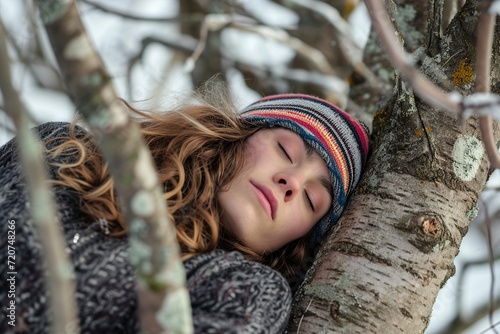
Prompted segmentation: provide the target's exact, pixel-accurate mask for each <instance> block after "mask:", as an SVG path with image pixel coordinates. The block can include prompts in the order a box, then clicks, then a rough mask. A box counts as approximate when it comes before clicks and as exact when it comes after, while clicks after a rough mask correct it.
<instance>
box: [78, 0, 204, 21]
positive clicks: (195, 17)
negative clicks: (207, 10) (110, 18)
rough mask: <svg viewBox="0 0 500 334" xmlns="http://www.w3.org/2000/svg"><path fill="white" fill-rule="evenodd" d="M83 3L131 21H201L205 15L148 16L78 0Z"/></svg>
mask: <svg viewBox="0 0 500 334" xmlns="http://www.w3.org/2000/svg"><path fill="white" fill-rule="evenodd" d="M78 1H79V2H82V3H84V4H87V5H89V6H92V7H93V8H95V9H98V10H100V11H102V12H105V13H109V14H113V15H117V16H121V17H123V18H124V19H127V20H133V21H147V22H158V23H168V22H201V21H203V19H204V17H205V15H204V14H196V13H193V14H189V15H184V16H176V17H149V16H139V15H134V14H130V13H127V12H123V11H120V10H118V9H111V8H108V7H106V6H103V5H101V4H98V3H95V2H94V1H89V0H78Z"/></svg>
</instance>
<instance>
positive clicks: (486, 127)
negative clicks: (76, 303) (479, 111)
mask: <svg viewBox="0 0 500 334" xmlns="http://www.w3.org/2000/svg"><path fill="white" fill-rule="evenodd" d="M488 8H489V5H485V6H484V8H483V11H482V13H481V16H480V18H479V24H478V26H477V31H478V34H477V36H478V39H477V52H476V91H477V92H478V93H490V71H491V49H492V45H493V31H494V27H495V19H496V15H495V14H494V13H489V12H488ZM479 124H480V128H481V134H482V136H483V142H484V146H485V149H486V152H487V154H488V157H489V159H490V163H491V168H500V155H499V154H498V148H497V145H496V140H495V139H494V136H493V123H492V119H491V116H480V117H479Z"/></svg>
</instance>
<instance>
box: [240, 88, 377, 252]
mask: <svg viewBox="0 0 500 334" xmlns="http://www.w3.org/2000/svg"><path fill="white" fill-rule="evenodd" d="M241 117H242V119H244V120H246V121H247V122H249V123H251V124H256V125H264V126H268V127H273V126H280V127H283V128H286V129H289V130H292V131H294V132H295V133H297V134H298V135H299V136H301V137H302V138H303V139H304V140H305V141H306V142H307V143H308V144H309V145H311V146H312V147H313V148H314V149H315V150H316V151H317V152H318V153H319V155H320V156H321V157H322V158H323V160H325V162H326V165H327V167H328V169H329V171H330V177H331V182H332V187H333V203H332V208H331V210H330V212H328V213H327V214H326V215H325V216H324V217H323V218H322V219H321V220H320V221H319V223H318V224H317V225H316V228H315V230H314V235H313V239H312V242H313V245H312V246H314V247H316V246H318V245H319V243H320V242H321V240H322V238H323V236H324V235H325V233H326V232H327V231H328V230H329V228H330V227H331V226H333V225H335V224H336V222H337V220H338V219H339V217H340V215H341V214H342V211H343V210H344V207H345V206H346V204H347V198H348V197H349V195H350V194H351V192H352V191H353V190H354V188H355V187H356V185H357V183H358V181H359V179H360V177H361V172H362V171H363V168H364V166H365V163H366V159H367V155H368V130H367V128H366V126H365V125H364V124H362V123H361V122H359V121H358V120H356V119H355V118H354V117H352V116H350V115H349V114H347V113H346V112H344V111H342V110H341V109H339V108H338V107H336V106H334V105H333V104H331V103H329V102H327V101H325V100H322V99H319V98H317V97H313V96H309V95H302V94H283V95H272V96H268V97H265V98H263V99H260V100H258V101H256V102H254V103H253V104H251V105H249V106H248V107H246V108H245V109H243V110H242V112H241Z"/></svg>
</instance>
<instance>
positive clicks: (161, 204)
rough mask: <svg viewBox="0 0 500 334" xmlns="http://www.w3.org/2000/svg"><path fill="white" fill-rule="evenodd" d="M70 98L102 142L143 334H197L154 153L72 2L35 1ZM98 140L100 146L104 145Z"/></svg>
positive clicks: (68, 0)
mask: <svg viewBox="0 0 500 334" xmlns="http://www.w3.org/2000/svg"><path fill="white" fill-rule="evenodd" d="M37 4H38V7H39V10H40V12H41V17H42V20H43V22H44V25H45V28H46V30H47V34H48V36H49V39H50V42H51V44H52V47H53V49H54V51H55V56H56V59H57V62H58V64H59V67H60V69H61V72H62V73H63V76H64V79H65V82H66V85H67V87H68V90H69V94H70V95H71V97H72V99H73V100H74V102H75V105H77V106H78V107H79V110H80V111H81V113H82V115H83V116H84V118H85V120H86V121H87V123H88V125H89V127H90V129H91V131H92V132H93V134H94V136H95V137H96V138H97V139H96V144H97V145H98V147H99V148H100V150H101V152H102V154H103V157H104V159H105V160H106V161H107V162H108V165H109V170H110V173H111V175H112V176H113V179H114V180H115V186H116V188H117V190H118V193H119V194H120V198H121V199H122V201H121V202H122V203H124V205H125V206H126V208H125V210H124V212H125V213H126V216H125V218H126V221H127V223H128V224H129V226H128V227H129V228H128V231H129V242H130V251H129V253H130V262H131V264H132V266H133V267H134V268H135V269H136V275H137V281H138V297H139V316H140V322H141V326H142V328H143V330H146V331H149V332H153V333H157V332H160V331H161V332H174V333H192V332H193V325H192V319H191V305H190V301H189V294H188V292H187V290H186V287H185V273H184V268H183V266H182V264H181V262H180V259H179V246H178V244H177V240H176V233H175V229H174V226H173V225H172V223H171V222H170V221H169V219H168V215H167V208H166V203H165V200H164V199H163V191H162V189H161V187H160V186H159V184H158V183H159V181H158V175H157V173H156V170H155V168H154V164H153V159H152V157H151V153H150V152H149V151H148V149H147V147H146V146H145V145H144V144H143V142H142V141H141V134H140V131H139V126H138V125H137V123H135V122H134V121H132V120H131V119H130V118H129V116H128V113H127V112H128V110H127V109H126V107H125V106H124V105H123V103H121V101H120V100H119V99H118V97H117V96H116V93H115V90H114V88H113V86H112V82H111V77H110V75H109V74H108V73H107V71H106V69H105V68H104V65H103V64H102V62H101V59H100V58H99V56H98V54H97V53H96V51H95V49H94V48H93V46H92V44H91V41H90V40H89V38H88V35H87V33H86V31H85V28H84V26H83V24H82V22H81V18H80V16H79V14H78V9H77V7H76V2H75V1H74V0H52V1H38V2H37ZM98 139H99V140H98Z"/></svg>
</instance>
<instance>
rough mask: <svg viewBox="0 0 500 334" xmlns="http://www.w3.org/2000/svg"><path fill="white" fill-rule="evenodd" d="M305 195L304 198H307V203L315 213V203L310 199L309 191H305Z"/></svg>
mask: <svg viewBox="0 0 500 334" xmlns="http://www.w3.org/2000/svg"><path fill="white" fill-rule="evenodd" d="M304 193H305V196H304V197H305V198H306V202H307V203H308V204H309V206H310V207H311V210H312V211H313V212H315V211H316V210H315V209H314V204H313V202H312V201H311V197H309V194H308V193H307V191H304Z"/></svg>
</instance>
